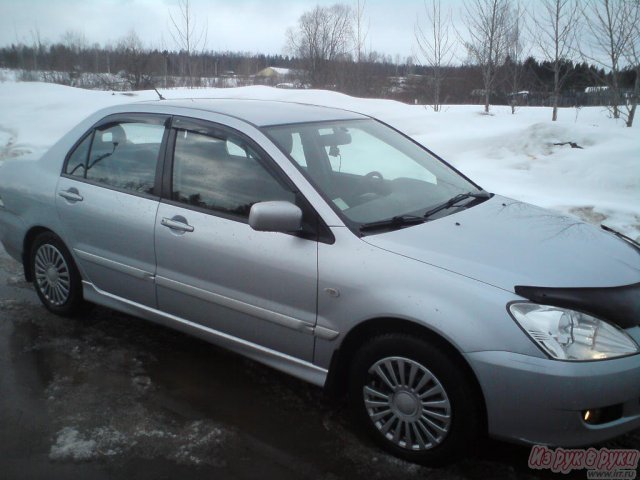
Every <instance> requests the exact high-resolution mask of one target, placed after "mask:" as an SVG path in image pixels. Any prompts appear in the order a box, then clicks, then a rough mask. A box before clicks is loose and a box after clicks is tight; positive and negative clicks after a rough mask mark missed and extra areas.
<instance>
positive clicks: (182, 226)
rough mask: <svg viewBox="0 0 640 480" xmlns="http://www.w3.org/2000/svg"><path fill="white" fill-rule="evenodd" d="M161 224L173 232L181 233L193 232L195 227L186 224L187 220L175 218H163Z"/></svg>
mask: <svg viewBox="0 0 640 480" xmlns="http://www.w3.org/2000/svg"><path fill="white" fill-rule="evenodd" d="M160 223H162V225H164V226H165V227H168V228H170V229H171V230H177V231H179V232H193V227H192V226H191V225H189V224H188V223H186V220H185V221H183V220H182V219H180V220H179V219H176V218H175V217H174V218H163V219H162V220H161V221H160Z"/></svg>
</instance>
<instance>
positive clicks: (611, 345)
mask: <svg viewBox="0 0 640 480" xmlns="http://www.w3.org/2000/svg"><path fill="white" fill-rule="evenodd" d="M509 312H510V313H511V315H512V316H513V318H514V319H515V320H516V321H517V322H518V323H519V324H520V326H521V327H522V328H523V329H524V331H525V332H527V333H528V334H529V336H530V337H531V338H532V339H533V341H534V342H536V343H537V344H538V345H539V346H540V347H541V348H542V349H543V350H544V351H545V352H546V353H548V354H549V355H551V357H553V358H555V359H558V360H571V361H581V360H602V359H605V358H614V357H620V356H623V355H630V354H633V353H638V352H639V351H640V348H638V345H637V344H636V343H635V342H634V341H633V339H632V338H631V337H629V335H627V334H626V333H625V332H624V331H623V330H621V329H619V328H618V327H616V326H614V325H611V324H610V323H607V322H605V321H603V320H599V319H597V318H595V317H592V316H590V315H587V314H584V313H580V312H576V311H574V310H568V309H566V308H559V307H550V306H547V305H538V304H535V303H512V304H510V305H509Z"/></svg>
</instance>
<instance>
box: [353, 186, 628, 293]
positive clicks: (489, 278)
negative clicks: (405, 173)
mask: <svg viewBox="0 0 640 480" xmlns="http://www.w3.org/2000/svg"><path fill="white" fill-rule="evenodd" d="M363 240H364V241H365V242H367V243H369V244H371V245H374V246H376V247H379V248H382V249H384V250H387V251H390V252H394V253H396V254H398V255H402V256H405V257H409V258H412V259H415V260H418V261H420V262H424V263H427V264H430V265H434V266H436V267H439V268H443V269H446V270H450V271H453V272H455V273H458V274H460V275H464V276H466V277H470V278H473V279H475V280H479V281H481V282H484V283H488V284H490V285H494V286H496V287H498V288H502V289H505V290H508V291H511V292H514V291H515V286H517V285H529V286H539V287H543V286H544V287H556V288H590V287H616V286H621V285H630V284H634V283H638V282H640V251H639V250H638V249H637V248H635V247H634V246H632V245H631V244H630V243H628V242H626V241H624V240H622V239H620V238H618V237H617V236H615V235H613V234H611V233H607V232H605V231H603V230H601V229H599V228H598V227H595V226H593V225H589V224H586V223H584V222H582V221H580V220H578V219H576V218H574V217H569V216H566V215H561V214H558V213H555V212H552V211H549V210H545V209H542V208H539V207H535V206H533V205H529V204H527V203H523V202H519V201H516V200H512V199H509V198H505V197H501V196H498V195H495V196H493V197H492V198H491V199H489V200H487V201H485V202H483V203H481V204H479V205H476V206H474V207H471V208H469V209H466V210H463V211H460V212H458V213H455V214H453V215H448V216H446V217H442V218H439V219H437V220H433V221H430V222H427V223H424V224H419V225H416V226H413V227H408V228H403V229H400V230H396V231H392V232H387V233H382V234H377V235H369V236H366V237H364V238H363Z"/></svg>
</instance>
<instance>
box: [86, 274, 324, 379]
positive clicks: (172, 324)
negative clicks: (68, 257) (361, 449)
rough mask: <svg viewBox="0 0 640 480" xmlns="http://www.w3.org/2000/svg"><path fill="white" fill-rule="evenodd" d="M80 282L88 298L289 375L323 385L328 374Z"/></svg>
mask: <svg viewBox="0 0 640 480" xmlns="http://www.w3.org/2000/svg"><path fill="white" fill-rule="evenodd" d="M82 286H83V292H84V298H85V299H86V300H87V301H89V302H93V303H97V304H99V305H103V306H105V307H108V308H113V309H114V310H118V311H121V312H124V313H127V314H130V315H134V316H137V317H141V318H144V319H145V320H150V321H152V322H155V323H158V324H160V325H164V326H166V327H169V328H173V329H175V330H180V331H182V332H185V333H188V334H190V335H193V336H196V337H199V338H201V339H203V340H206V341H208V342H210V343H213V344H215V345H218V346H221V347H223V348H227V349H229V350H232V351H234V352H237V353H240V354H242V355H245V356H247V357H249V358H251V359H253V360H255V361H257V362H260V363H264V364H265V365H268V366H270V367H272V368H275V369H276V370H280V371H282V372H285V373H288V374H289V375H292V376H294V377H297V378H300V379H302V380H305V381H307V382H310V383H313V384H314V385H317V386H319V387H324V384H325V382H326V379H327V374H328V370H326V369H324V368H321V367H318V366H316V365H314V364H312V363H309V362H306V361H304V360H300V359H298V358H295V357H291V356H289V355H285V354H283V353H280V352H277V351H275V350H272V349H270V348H266V347H263V346H261V345H257V344H255V343H252V342H248V341H246V340H242V339H240V338H237V337H234V336H231V335H228V334H226V333H223V332H220V331H218V330H214V329H212V328H209V327H206V326H204V325H200V324H198V323H194V322H191V321H189V320H185V319H183V318H180V317H177V316H175V315H171V314H168V313H165V312H161V311H160V310H156V309H155V308H151V307H147V306H145V305H141V304H139V303H136V302H132V301H130V300H126V299H124V298H121V297H118V296H116V295H112V294H110V293H108V292H105V291H103V290H100V289H99V288H97V287H96V286H94V285H93V284H92V283H89V282H87V281H83V282H82Z"/></svg>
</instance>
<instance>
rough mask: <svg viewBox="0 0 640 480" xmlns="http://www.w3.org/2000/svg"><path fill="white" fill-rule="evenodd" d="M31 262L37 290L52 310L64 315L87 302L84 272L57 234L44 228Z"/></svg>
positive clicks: (35, 243) (73, 311)
mask: <svg viewBox="0 0 640 480" xmlns="http://www.w3.org/2000/svg"><path fill="white" fill-rule="evenodd" d="M30 265H31V272H32V274H33V284H34V287H35V289H36V293H37V294H38V297H40V301H42V303H43V304H44V306H45V307H46V308H47V309H48V310H49V311H51V312H53V313H55V314H57V315H63V316H71V315H74V314H75V313H78V312H79V311H80V309H81V307H82V306H83V304H84V301H83V298H82V281H81V278H80V273H79V272H78V269H77V267H76V265H75V263H74V261H73V258H72V257H71V254H70V253H69V250H67V248H66V247H65V245H64V243H63V242H62V240H60V238H59V237H58V236H57V235H55V234H54V233H52V232H44V233H41V234H40V235H38V237H36V239H35V241H34V242H33V245H32V248H31V263H30Z"/></svg>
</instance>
